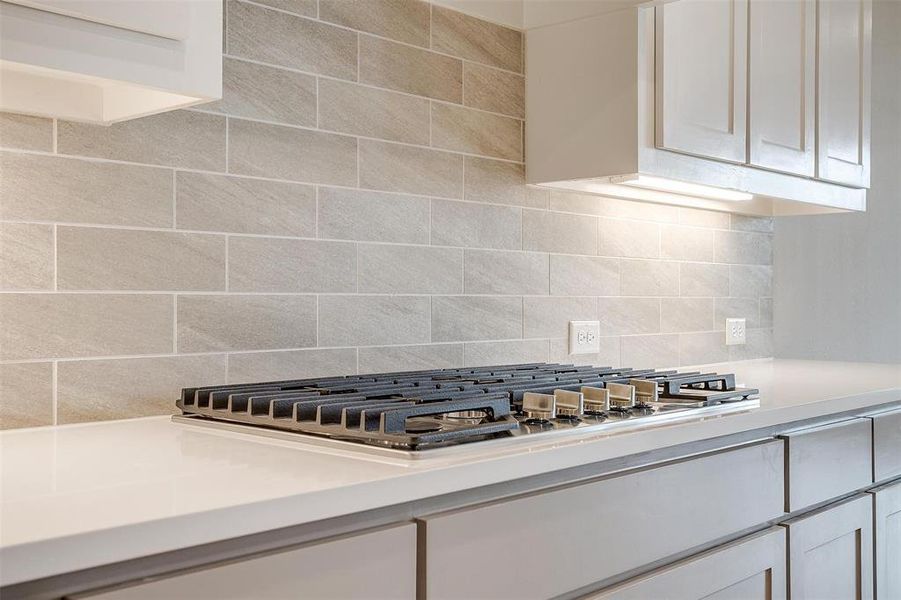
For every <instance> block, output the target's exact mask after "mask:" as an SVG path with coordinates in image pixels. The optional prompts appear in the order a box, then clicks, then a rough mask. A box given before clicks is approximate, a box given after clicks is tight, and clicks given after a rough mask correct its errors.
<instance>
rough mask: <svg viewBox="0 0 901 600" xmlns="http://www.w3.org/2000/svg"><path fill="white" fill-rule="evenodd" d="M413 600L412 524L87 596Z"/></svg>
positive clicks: (116, 599) (123, 599)
mask: <svg viewBox="0 0 901 600" xmlns="http://www.w3.org/2000/svg"><path fill="white" fill-rule="evenodd" d="M415 596H416V526H415V525H413V524H412V523H407V524H404V525H399V526H397V527H391V528H387V529H381V530H376V531H372V532H369V533H363V534H359V535H354V536H349V537H343V538H336V539H334V540H331V541H327V542H321V543H314V544H310V545H307V546H302V547H299V548H296V549H293V550H286V551H284V552H279V553H276V554H268V555H265V556H259V557H256V558H248V559H245V560H242V561H239V562H233V563H228V564H223V565H220V566H216V567H210V568H206V569H203V570H200V571H194V572H190V573H185V574H182V575H175V576H173V577H168V578H165V579H159V580H155V581H150V582H147V583H139V584H137V585H132V586H130V587H123V588H117V589H114V590H110V591H106V592H99V593H96V594H86V595H84V596H78V597H79V598H91V599H92V600H151V599H153V600H156V599H160V600H162V599H166V600H172V599H188V598H190V599H191V600H201V599H207V598H208V599H210V600H230V599H234V600H238V599H241V600H246V599H248V598H253V599H254V600H267V599H271V600H275V599H280V600H281V599H284V598H298V599H310V600H326V599H339V598H340V599H350V598H366V599H367V600H375V599H382V598H384V599H389V598H390V599H391V600H400V599H403V598H410V599H412V598H414V597H415Z"/></svg>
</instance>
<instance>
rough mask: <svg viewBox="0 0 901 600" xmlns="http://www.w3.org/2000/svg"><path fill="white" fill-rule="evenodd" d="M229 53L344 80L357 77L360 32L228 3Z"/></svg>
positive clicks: (232, 2) (237, 3) (242, 3)
mask: <svg viewBox="0 0 901 600" xmlns="http://www.w3.org/2000/svg"><path fill="white" fill-rule="evenodd" d="M227 38H228V39H227V43H228V52H229V54H232V55H234V56H238V57H241V58H249V59H251V60H257V61H260V62H264V63H270V64H273V65H280V66H283V67H289V68H292V69H298V70H300V71H308V72H310V73H317V74H319V75H330V76H332V77H340V78H341V79H356V78H357V34H356V33H355V32H353V31H348V30H346V29H342V28H340V27H333V26H331V25H326V24H325V23H320V22H318V21H313V20H310V19H305V18H303V17H295V16H293V15H288V14H285V13H280V12H276V11H273V10H267V9H265V8H261V7H259V6H254V5H252V4H246V3H244V2H237V1H236V0H229V2H228V36H227Z"/></svg>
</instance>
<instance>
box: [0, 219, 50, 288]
mask: <svg viewBox="0 0 901 600" xmlns="http://www.w3.org/2000/svg"><path fill="white" fill-rule="evenodd" d="M51 289H53V226H52V225H38V224H35V223H0V290H51Z"/></svg>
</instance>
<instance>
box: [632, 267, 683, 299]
mask: <svg viewBox="0 0 901 600" xmlns="http://www.w3.org/2000/svg"><path fill="white" fill-rule="evenodd" d="M621 264H622V267H621V268H622V293H623V296H678V295H679V263H673V262H667V261H660V260H639V259H629V260H623V261H622V263H621Z"/></svg>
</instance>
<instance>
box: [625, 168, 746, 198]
mask: <svg viewBox="0 0 901 600" xmlns="http://www.w3.org/2000/svg"><path fill="white" fill-rule="evenodd" d="M622 183H623V184H625V185H631V186H634V187H640V188H647V189H651V190H660V191H661V192H672V193H674V194H683V195H685V196H699V197H701V198H712V199H714V200H731V201H734V202H740V201H742V200H751V199H753V198H754V196H753V195H752V194H747V193H745V192H736V191H735V190H725V189H722V188H716V187H711V186H709V185H701V184H699V183H686V182H684V181H676V180H675V179H664V178H662V177H651V176H649V175H639V176H638V179H633V180H631V181H623V182H622Z"/></svg>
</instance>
